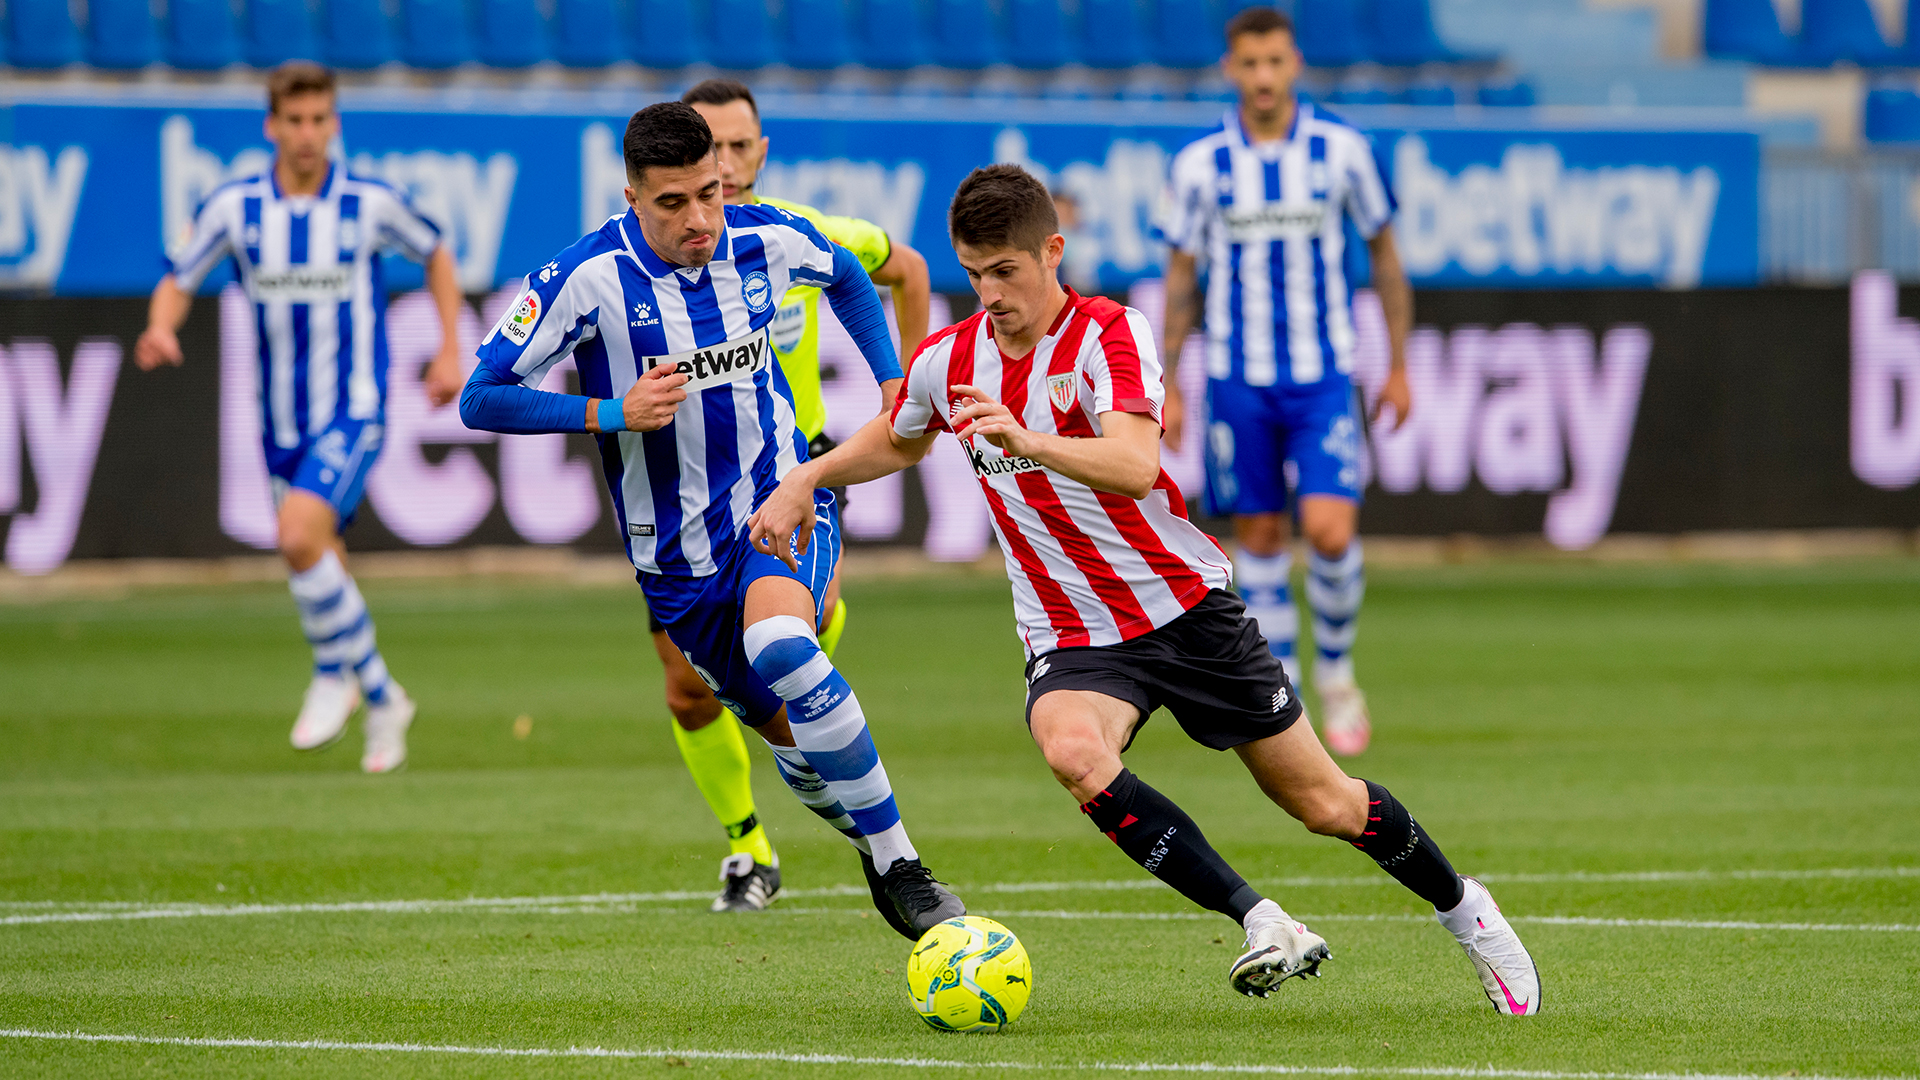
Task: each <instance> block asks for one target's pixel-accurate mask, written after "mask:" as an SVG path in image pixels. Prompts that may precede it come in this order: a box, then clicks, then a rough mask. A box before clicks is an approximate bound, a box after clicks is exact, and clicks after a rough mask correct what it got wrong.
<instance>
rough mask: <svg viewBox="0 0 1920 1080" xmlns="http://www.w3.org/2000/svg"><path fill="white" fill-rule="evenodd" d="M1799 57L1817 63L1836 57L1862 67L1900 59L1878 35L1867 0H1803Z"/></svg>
mask: <svg viewBox="0 0 1920 1080" xmlns="http://www.w3.org/2000/svg"><path fill="white" fill-rule="evenodd" d="M1800 57H1801V59H1802V60H1803V61H1805V62H1806V63H1809V64H1818V65H1821V66H1825V65H1827V64H1832V63H1834V62H1836V61H1840V60H1851V61H1852V62H1854V63H1856V64H1859V65H1861V66H1863V67H1874V66H1877V65H1882V64H1894V63H1898V62H1899V61H1900V53H1899V50H1897V49H1895V48H1893V47H1891V46H1889V45H1888V44H1887V42H1886V39H1885V38H1883V37H1881V36H1880V25H1879V24H1878V23H1876V22H1875V21H1874V19H1873V10H1872V9H1871V8H1869V7H1868V6H1867V0H1803V2H1802V3H1801V5H1800Z"/></svg>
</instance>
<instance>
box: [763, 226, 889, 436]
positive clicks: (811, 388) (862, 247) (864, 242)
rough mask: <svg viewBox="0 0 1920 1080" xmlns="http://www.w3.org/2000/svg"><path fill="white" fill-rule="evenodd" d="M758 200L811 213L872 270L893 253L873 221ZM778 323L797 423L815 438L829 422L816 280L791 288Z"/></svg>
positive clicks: (825, 232) (777, 339)
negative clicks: (822, 377) (823, 395)
mask: <svg viewBox="0 0 1920 1080" xmlns="http://www.w3.org/2000/svg"><path fill="white" fill-rule="evenodd" d="M754 201H755V202H760V203H765V204H767V205H768V206H777V207H779V208H780V209H782V210H785V211H786V212H787V213H789V214H798V215H799V216H801V217H803V218H806V219H807V220H808V221H809V222H812V223H813V227H814V228H816V229H819V230H820V235H822V236H824V237H826V238H827V239H828V240H831V241H833V242H834V243H836V244H839V245H840V246H841V247H843V248H846V249H847V250H848V251H851V252H852V253H853V257H854V258H856V259H859V260H860V265H861V266H863V267H865V268H866V271H867V273H869V274H871V273H873V272H874V271H875V270H878V269H880V267H881V266H883V265H885V264H886V261H887V258H888V257H889V256H891V255H892V254H893V243H892V242H891V241H889V240H888V239H887V231H886V230H885V229H882V228H881V227H880V226H878V225H875V224H874V223H873V222H871V221H862V220H860V219H859V218H850V217H835V216H834V215H832V214H825V213H821V212H820V211H818V210H816V209H814V208H813V207H811V206H802V205H800V204H799V203H792V202H788V201H786V200H785V199H769V198H764V197H762V198H756V199H755V200H754ZM772 328H773V352H774V355H775V356H776V357H778V358H779V360H780V370H781V371H782V372H783V373H784V374H785V375H786V376H787V385H788V386H791V387H792V388H793V411H794V422H795V425H796V426H797V427H799V429H800V430H801V431H802V432H804V433H805V434H806V436H807V441H808V442H812V441H813V440H814V439H815V438H816V437H818V436H819V434H820V432H821V431H823V430H825V429H826V426H827V403H826V402H825V401H823V400H821V397H820V290H819V289H818V288H816V287H814V286H812V285H796V286H794V287H793V288H791V289H788V290H787V295H786V296H785V297H784V298H782V299H781V301H780V310H778V311H776V312H774V313H773V324H772Z"/></svg>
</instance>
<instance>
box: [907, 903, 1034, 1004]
mask: <svg viewBox="0 0 1920 1080" xmlns="http://www.w3.org/2000/svg"><path fill="white" fill-rule="evenodd" d="M1032 992H1033V965H1032V964H1031V963H1029V962H1028V960H1027V950H1026V947H1025V946H1023V945H1021V944H1020V939H1019V938H1016V937H1014V936H1013V931H1011V930H1009V929H1007V928H1006V927H1004V926H1001V925H1000V924H999V923H997V922H994V921H993V920H992V919H982V918H979V917H978V916H974V915H965V916H962V917H961V918H958V919H948V920H947V921H946V922H943V923H941V924H940V925H938V926H935V927H934V928H933V929H931V930H929V931H927V932H926V934H925V935H924V936H923V937H921V939H920V940H919V941H918V942H916V943H915V944H914V946H913V955H911V956H909V957H907V995H908V996H909V997H910V998H912V1000H913V1009H914V1011H915V1012H917V1013H919V1014H920V1019H922V1020H925V1021H926V1022H927V1024H928V1025H929V1026H931V1027H936V1028H939V1029H940V1030H941V1031H999V1030H1000V1029H1001V1028H1003V1027H1006V1026H1007V1025H1008V1024H1011V1023H1013V1021H1014V1018H1015V1017H1017V1016H1019V1015H1020V1010H1021V1009H1024V1008H1026V1006H1027V995H1028V994H1030V993H1032Z"/></svg>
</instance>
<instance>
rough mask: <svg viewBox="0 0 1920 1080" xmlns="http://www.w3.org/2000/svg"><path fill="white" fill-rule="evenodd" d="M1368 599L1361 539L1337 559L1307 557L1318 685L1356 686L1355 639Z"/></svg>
mask: <svg viewBox="0 0 1920 1080" xmlns="http://www.w3.org/2000/svg"><path fill="white" fill-rule="evenodd" d="M1366 595H1367V575H1366V564H1365V560H1364V558H1363V556H1362V553H1361V549H1360V540H1359V538H1358V537H1356V538H1355V539H1354V541H1353V542H1352V543H1350V544H1348V545H1347V550H1345V551H1343V552H1341V553H1340V555H1339V557H1338V558H1334V559H1328V558H1325V557H1323V556H1322V555H1321V554H1320V553H1319V552H1317V551H1316V552H1313V553H1312V554H1310V555H1308V556H1307V610H1308V611H1309V612H1311V613H1312V618H1313V646H1314V649H1315V650H1316V651H1317V653H1318V654H1319V655H1318V656H1317V657H1316V659H1315V660H1314V665H1313V681H1314V684H1315V685H1346V684H1348V683H1351V682H1353V658H1352V657H1351V656H1350V655H1349V654H1350V653H1351V652H1352V651H1353V639H1354V637H1355V635H1356V634H1357V633H1358V632H1359V629H1360V601H1361V600H1363V599H1365V598H1366Z"/></svg>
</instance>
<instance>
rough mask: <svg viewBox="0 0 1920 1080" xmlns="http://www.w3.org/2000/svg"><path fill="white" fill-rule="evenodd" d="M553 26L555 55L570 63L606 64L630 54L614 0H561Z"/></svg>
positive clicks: (580, 65) (555, 8)
mask: <svg viewBox="0 0 1920 1080" xmlns="http://www.w3.org/2000/svg"><path fill="white" fill-rule="evenodd" d="M553 27H554V41H553V58H554V59H555V60H558V61H560V62H561V63H563V64H565V65H567V66H568V67H577V68H599V67H606V66H607V65H608V64H611V63H613V62H614V61H615V60H619V59H622V58H623V57H624V56H625V55H626V46H625V44H624V43H623V42H622V40H621V37H622V35H621V33H620V10H619V8H618V6H617V5H616V4H615V2H614V0H557V2H556V3H555V4H554V8H553Z"/></svg>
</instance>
